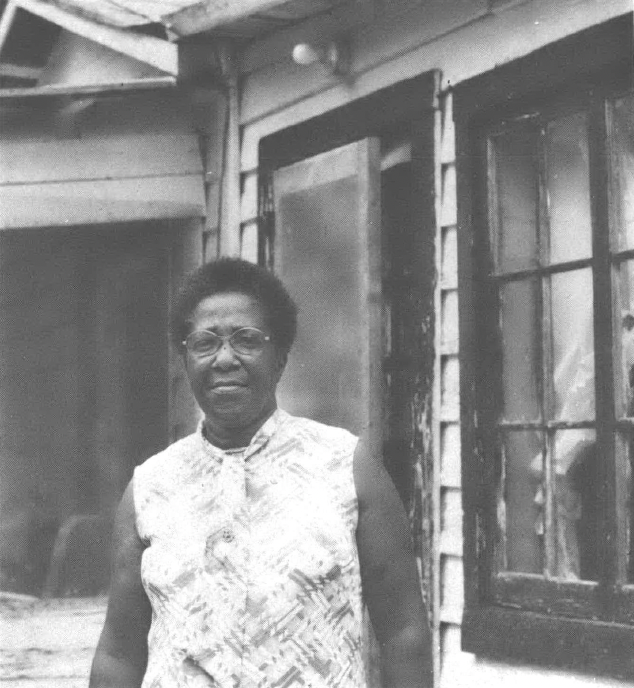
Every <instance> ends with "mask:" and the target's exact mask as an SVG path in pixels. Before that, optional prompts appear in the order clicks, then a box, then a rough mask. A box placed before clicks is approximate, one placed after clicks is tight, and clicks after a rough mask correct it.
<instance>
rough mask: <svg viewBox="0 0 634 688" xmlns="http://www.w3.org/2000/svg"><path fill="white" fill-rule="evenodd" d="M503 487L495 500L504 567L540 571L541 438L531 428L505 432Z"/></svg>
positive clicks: (541, 564) (541, 563)
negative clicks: (498, 497) (503, 553)
mask: <svg viewBox="0 0 634 688" xmlns="http://www.w3.org/2000/svg"><path fill="white" fill-rule="evenodd" d="M503 451H504V486H503V494H502V495H501V496H500V499H499V502H498V518H499V519H500V531H501V535H502V538H503V540H504V545H505V546H504V547H503V548H502V549H503V550H504V552H505V555H506V556H505V559H506V560H505V562H504V568H505V569H506V570H507V571H515V572H518V573H537V574H541V573H543V568H544V567H543V556H542V551H543V532H544V528H543V522H542V520H541V515H542V508H541V503H540V499H542V496H543V490H542V440H541V434H540V433H538V432H533V431H518V432H508V433H506V435H505V438H504V444H503Z"/></svg>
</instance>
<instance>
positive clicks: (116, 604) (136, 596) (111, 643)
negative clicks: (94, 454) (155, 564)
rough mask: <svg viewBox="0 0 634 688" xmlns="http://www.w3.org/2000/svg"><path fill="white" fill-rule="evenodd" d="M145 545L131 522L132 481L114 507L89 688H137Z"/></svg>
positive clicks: (146, 608)
mask: <svg viewBox="0 0 634 688" xmlns="http://www.w3.org/2000/svg"><path fill="white" fill-rule="evenodd" d="M144 548H145V545H144V544H143V542H142V540H141V539H140V538H139V535H138V533H137V530H136V525H135V516H134V501H133V494H132V483H130V484H129V485H128V487H127V489H126V491H125V493H124V495H123V498H122V500H121V504H120V505H119V509H118V511H117V517H116V520H115V528H114V542H113V550H112V551H113V569H112V581H111V585H110V598H109V601H108V612H107V614H106V622H105V625H104V628H103V631H102V632H101V637H100V638H99V643H98V645H97V651H96V652H95V658H94V660H93V664H92V670H91V673H90V684H89V686H90V688H139V686H140V685H141V682H142V681H143V675H144V673H145V667H146V664H147V634H148V631H149V628H150V622H151V618H152V612H151V607H150V603H149V600H148V598H147V595H146V594H145V590H144V589H143V585H142V583H141V555H142V554H143V550H144Z"/></svg>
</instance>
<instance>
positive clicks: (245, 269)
mask: <svg viewBox="0 0 634 688" xmlns="http://www.w3.org/2000/svg"><path fill="white" fill-rule="evenodd" d="M227 292H237V293H239V294H246V295H247V296H251V297H253V298H254V299H255V300H256V301H257V302H258V303H259V304H261V305H262V307H263V308H264V311H265V315H266V317H267V320H268V323H269V326H270V328H271V335H272V337H273V341H274V343H275V345H276V346H277V347H278V349H279V350H280V351H282V352H283V353H285V354H287V353H288V352H289V351H290V349H291V346H292V345H293V342H294V341H295V333H296V331H297V305H296V304H295V302H294V301H293V299H292V298H291V296H290V294H289V293H288V291H287V290H286V287H285V286H284V285H283V284H282V282H281V280H280V279H279V278H278V277H276V276H275V275H274V274H273V273H272V272H270V271H269V270H267V269H266V268H263V267H261V266H259V265H255V264H254V263H250V262H248V261H246V260H242V259H241V258H219V259H218V260H215V261H212V262H210V263H205V264H204V265H202V266H201V267H199V268H198V269H197V270H194V272H192V273H191V274H189V275H188V276H187V277H186V279H185V281H184V283H183V285H182V287H181V289H180V291H179V292H178V294H177V296H176V298H175V300H174V303H173V304H172V310H171V313H170V322H169V330H170V339H171V341H172V344H173V345H174V346H175V347H176V348H177V349H178V350H181V349H182V342H183V340H184V339H185V338H186V337H187V335H188V334H189V332H190V329H191V323H190V320H191V316H192V313H193V312H194V310H195V309H196V306H198V304H199V303H200V302H201V301H202V300H203V299H205V298H207V297H208V296H212V295H214V294H226V293H227Z"/></svg>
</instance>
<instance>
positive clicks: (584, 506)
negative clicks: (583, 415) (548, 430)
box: [553, 429, 599, 581]
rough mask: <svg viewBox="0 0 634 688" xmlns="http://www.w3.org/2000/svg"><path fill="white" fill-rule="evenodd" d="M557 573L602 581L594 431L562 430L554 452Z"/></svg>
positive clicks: (558, 434)
mask: <svg viewBox="0 0 634 688" xmlns="http://www.w3.org/2000/svg"><path fill="white" fill-rule="evenodd" d="M553 476H554V486H553V499H554V530H555V532H554V537H553V541H554V543H555V553H554V557H553V560H554V562H555V570H554V572H553V574H554V575H555V576H556V577H558V578H564V579H566V580H579V579H583V580H593V581H594V580H597V579H598V566H597V562H598V557H599V549H598V547H599V538H598V530H597V527H598V516H599V510H598V485H599V480H598V479H597V452H596V442H595V432H594V430H585V429H584V430H561V431H558V432H557V433H556V434H555V442H554V451H553Z"/></svg>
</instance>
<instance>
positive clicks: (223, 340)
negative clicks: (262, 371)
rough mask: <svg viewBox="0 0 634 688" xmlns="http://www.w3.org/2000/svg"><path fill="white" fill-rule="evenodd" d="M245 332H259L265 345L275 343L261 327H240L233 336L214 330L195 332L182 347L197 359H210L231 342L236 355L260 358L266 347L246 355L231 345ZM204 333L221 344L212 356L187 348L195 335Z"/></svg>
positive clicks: (190, 334)
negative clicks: (233, 339)
mask: <svg viewBox="0 0 634 688" xmlns="http://www.w3.org/2000/svg"><path fill="white" fill-rule="evenodd" d="M244 330H255V331H256V332H259V333H260V334H261V335H262V336H263V339H264V343H265V344H266V343H267V342H271V341H273V337H272V336H271V335H270V334H266V333H265V332H263V331H262V330H261V329H260V328H259V327H248V326H247V327H240V328H238V329H237V330H234V331H233V332H232V333H231V334H226V335H222V334H218V333H217V332H214V331H213V330H194V332H190V333H189V334H188V335H187V337H185V339H183V341H182V342H181V346H182V347H183V349H184V350H185V351H186V352H187V353H188V354H190V355H191V356H194V357H195V358H208V357H211V356H215V355H216V354H217V353H218V352H219V351H220V350H221V349H222V347H223V346H224V345H225V344H226V343H227V342H229V345H230V346H231V351H233V352H234V353H236V354H237V355H238V356H249V357H251V358H254V357H255V356H259V355H260V354H261V353H262V352H263V351H264V346H262V348H261V349H260V350H258V351H256V352H254V353H245V352H242V351H240V350H239V349H236V348H235V347H234V345H233V344H232V343H231V339H232V337H234V336H235V335H236V334H238V332H243V331H244ZM202 332H207V333H209V334H212V335H214V337H217V338H218V340H219V341H220V344H219V345H218V348H217V349H216V350H215V351H213V352H212V353H210V354H196V353H194V352H193V351H192V350H191V349H190V348H189V347H188V346H187V340H188V339H189V338H190V337H191V336H192V335H194V334H200V333H202Z"/></svg>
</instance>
